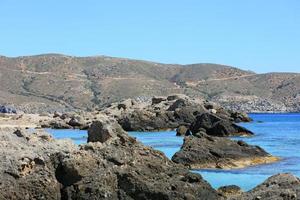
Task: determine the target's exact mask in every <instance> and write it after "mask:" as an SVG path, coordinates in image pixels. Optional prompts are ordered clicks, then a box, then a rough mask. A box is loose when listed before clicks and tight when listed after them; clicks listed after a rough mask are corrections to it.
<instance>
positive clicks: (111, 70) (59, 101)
mask: <svg viewBox="0 0 300 200" xmlns="http://www.w3.org/2000/svg"><path fill="white" fill-rule="evenodd" d="M0 83H1V89H0V104H13V105H14V106H15V107H17V108H19V109H20V110H24V111H26V112H42V111H47V112H48V111H49V112H51V111H53V110H74V109H75V110H77V109H79V110H92V109H96V108H99V107H102V106H104V105H107V104H109V103H112V102H115V101H120V100H122V99H125V98H134V99H139V100H142V101H145V100H147V99H149V98H151V97H152V96H165V95H168V94H174V93H181V94H186V95H188V96H191V97H200V98H204V99H208V100H213V101H215V102H217V103H222V104H224V105H225V106H227V107H228V108H235V109H239V110H242V111H247V112H253V111H259V112H267V111H274V112H295V111H298V104H299V99H300V96H298V92H299V93H300V74H298V73H280V72H277V73H276V72H275V73H265V74H257V73H254V72H252V71H246V70H241V69H238V68H236V67H231V66H228V65H220V64H210V63H198V64H188V65H179V64H162V63H157V62H152V61H143V60H135V59H127V58H117V57H108V56H90V57H76V56H68V55H63V54H41V55H34V56H18V57H5V56H0ZM284 97H286V98H284ZM272 107H273V108H272Z"/></svg>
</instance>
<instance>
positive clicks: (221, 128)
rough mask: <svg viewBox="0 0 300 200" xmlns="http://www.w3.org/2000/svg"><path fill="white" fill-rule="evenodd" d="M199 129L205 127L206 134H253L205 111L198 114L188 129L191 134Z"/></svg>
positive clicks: (221, 135)
mask: <svg viewBox="0 0 300 200" xmlns="http://www.w3.org/2000/svg"><path fill="white" fill-rule="evenodd" d="M200 129H205V130H206V133H207V134H208V135H211V136H219V137H228V136H250V135H253V133H252V132H251V131H249V130H247V129H246V128H243V127H241V126H238V125H236V124H235V123H233V122H232V121H230V120H226V119H222V118H220V117H218V116H217V115H214V114H211V113H207V112H206V113H203V114H201V115H198V116H197V117H196V120H195V121H194V122H193V123H192V124H191V126H190V130H191V131H192V133H193V134H196V133H197V132H199V130H200Z"/></svg>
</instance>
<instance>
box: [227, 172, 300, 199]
mask: <svg viewBox="0 0 300 200" xmlns="http://www.w3.org/2000/svg"><path fill="white" fill-rule="evenodd" d="M299 197H300V180H299V178H297V177H295V176H293V175H292V174H277V175H274V176H272V177H270V178H268V179H267V180H266V181H265V182H263V183H262V184H260V185H258V186H257V187H255V188H254V189H252V190H250V191H249V192H245V193H243V194H241V195H239V196H235V197H232V198H230V199H232V200H239V199H264V200H273V199H283V200H285V199H286V200H293V199H295V200H296V199H299Z"/></svg>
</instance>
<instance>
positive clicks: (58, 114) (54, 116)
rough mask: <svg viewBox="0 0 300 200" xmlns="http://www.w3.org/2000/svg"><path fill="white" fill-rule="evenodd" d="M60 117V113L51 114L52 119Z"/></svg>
mask: <svg viewBox="0 0 300 200" xmlns="http://www.w3.org/2000/svg"><path fill="white" fill-rule="evenodd" d="M60 116H61V113H59V112H57V111H55V112H54V114H53V118H56V117H60Z"/></svg>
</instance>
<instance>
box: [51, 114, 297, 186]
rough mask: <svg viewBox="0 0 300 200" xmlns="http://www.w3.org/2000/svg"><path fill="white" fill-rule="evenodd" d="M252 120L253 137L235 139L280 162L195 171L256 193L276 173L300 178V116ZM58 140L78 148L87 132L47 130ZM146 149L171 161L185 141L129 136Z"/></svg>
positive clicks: (172, 136)
mask: <svg viewBox="0 0 300 200" xmlns="http://www.w3.org/2000/svg"><path fill="white" fill-rule="evenodd" d="M249 115H250V117H251V118H252V119H253V122H250V123H240V124H239V125H241V126H243V127H245V128H248V129H249V130H251V131H253V132H254V133H255V136H253V137H232V139H234V140H235V139H238V140H243V141H245V142H247V143H249V144H252V145H258V146H260V147H262V148H264V149H265V150H266V151H267V152H269V153H270V154H272V155H273V156H277V157H280V158H281V160H280V161H279V162H276V163H272V164H264V165H257V166H253V167H248V168H243V169H233V170H221V169H213V170H192V171H193V172H195V173H199V174H201V176H202V177H203V178H204V179H206V180H207V181H208V182H209V183H210V184H211V185H212V186H213V187H214V188H216V189H217V188H219V187H221V186H225V185H237V186H239V187H241V188H242V189H243V190H244V191H248V190H251V189H253V188H254V187H255V186H257V185H258V184H260V183H262V182H263V181H264V180H266V179H267V178H268V177H270V176H272V175H274V174H277V173H292V174H294V175H296V176H298V177H300V114H299V113H289V114H249ZM47 131H48V132H49V133H51V134H52V135H53V136H54V137H55V138H58V139H61V138H70V139H72V140H73V141H74V142H75V143H76V144H83V143H86V141H87V131H84V130H53V129H47ZM129 134H130V135H131V136H133V137H136V138H137V140H139V141H140V142H142V143H143V144H145V145H148V146H151V147H153V148H155V149H157V150H160V151H162V152H164V153H165V155H166V156H167V157H168V158H170V159H171V158H172V156H173V155H174V154H175V153H176V152H177V151H178V150H179V149H180V147H181V145H182V143H183V138H182V137H177V136H176V132H175V131H163V132H129Z"/></svg>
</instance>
